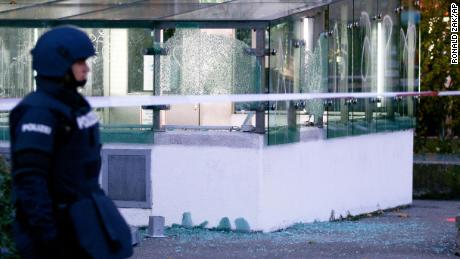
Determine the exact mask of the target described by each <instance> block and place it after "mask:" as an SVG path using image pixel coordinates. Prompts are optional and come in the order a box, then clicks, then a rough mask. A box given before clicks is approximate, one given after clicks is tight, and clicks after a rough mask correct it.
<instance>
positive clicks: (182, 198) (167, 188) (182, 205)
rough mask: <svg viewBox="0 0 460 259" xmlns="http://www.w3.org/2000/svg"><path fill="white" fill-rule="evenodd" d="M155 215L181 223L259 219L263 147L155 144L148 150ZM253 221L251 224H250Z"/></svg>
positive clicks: (214, 223) (255, 220)
mask: <svg viewBox="0 0 460 259" xmlns="http://www.w3.org/2000/svg"><path fill="white" fill-rule="evenodd" d="M152 157H153V158H152V166H153V169H152V172H153V175H152V181H153V186H152V190H153V215H159V216H164V217H165V224H166V225H171V224H174V223H176V224H181V221H182V215H183V213H184V212H190V213H191V216H192V221H193V224H194V225H198V224H201V223H202V222H204V221H208V222H209V224H208V227H215V226H217V225H218V224H219V221H220V220H221V219H222V218H223V217H228V218H229V219H230V221H231V222H232V226H233V227H234V220H235V219H236V218H240V217H243V218H245V219H246V220H247V221H248V222H249V224H250V225H251V223H252V224H255V223H256V222H257V215H258V202H259V200H260V197H259V186H260V176H259V175H260V172H261V171H260V165H259V161H260V160H261V150H260V149H254V148H230V147H225V146H220V147H203V146H190V145H159V146H155V148H154V149H153V155H152ZM251 227H252V226H251Z"/></svg>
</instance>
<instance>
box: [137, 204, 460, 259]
mask: <svg viewBox="0 0 460 259" xmlns="http://www.w3.org/2000/svg"><path fill="white" fill-rule="evenodd" d="M458 213H460V202H459V201H414V203H413V205H412V206H410V207H408V208H405V209H401V210H394V211H388V212H384V213H383V214H380V215H378V216H372V217H364V218H361V219H359V220H355V221H349V220H347V221H339V222H325V223H312V224H298V225H295V226H293V227H291V228H288V229H286V230H283V231H279V232H274V233H265V234H264V233H235V232H219V231H210V230H204V229H184V228H179V227H175V228H169V229H167V230H166V234H167V236H168V237H167V238H156V239H146V240H143V241H142V243H141V244H140V245H138V246H137V247H136V248H135V253H134V256H133V258H159V259H162V258H165V259H176V258H200V259H201V258H203V259H207V258H209V259H211V258H212V259H220V258H244V259H246V258H362V259H364V258H369V259H374V258H448V257H450V258H460V257H455V256H454V255H453V251H454V248H455V235H456V229H455V223H454V222H453V219H452V218H454V217H455V215H457V214H458Z"/></svg>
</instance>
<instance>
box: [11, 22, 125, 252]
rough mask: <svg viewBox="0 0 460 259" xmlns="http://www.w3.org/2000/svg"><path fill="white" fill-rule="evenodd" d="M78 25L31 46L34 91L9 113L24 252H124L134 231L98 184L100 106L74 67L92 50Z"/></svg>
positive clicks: (18, 234)
mask: <svg viewBox="0 0 460 259" xmlns="http://www.w3.org/2000/svg"><path fill="white" fill-rule="evenodd" d="M94 54H95V53H94V47H93V45H92V43H91V41H90V39H89V38H88V36H87V35H86V34H85V33H84V32H83V31H81V30H79V29H77V28H75V27H70V26H65V27H58V28H55V29H52V30H50V31H48V32H46V33H45V34H43V36H42V37H40V38H39V40H38V41H37V44H36V46H35V48H34V49H33V50H32V56H33V68H34V69H35V70H36V72H37V77H36V83H37V89H36V91H34V92H32V93H30V94H29V95H28V96H26V97H25V98H24V99H23V100H22V101H21V102H20V103H19V104H18V105H17V106H16V107H15V108H14V109H13V110H12V112H11V114H10V133H11V154H12V172H13V193H14V202H15V205H16V220H15V224H14V232H15V238H16V245H17V247H18V250H19V252H20V254H21V255H22V256H23V257H24V258H126V257H129V256H131V255H132V247H131V233H130V230H129V228H128V226H127V225H126V222H125V221H124V220H123V218H122V217H121V215H120V214H119V212H118V211H117V209H116V208H115V206H114V205H113V202H112V201H111V200H110V199H109V198H107V197H106V196H105V194H104V192H103V191H102V190H101V189H100V187H99V184H98V178H99V171H100V165H101V158H100V147H101V145H100V142H99V124H98V119H97V116H96V114H95V113H94V112H93V111H91V107H90V105H89V104H88V102H87V101H86V100H85V98H83V97H82V96H81V95H80V94H79V93H78V92H77V87H78V86H83V85H84V84H85V83H86V80H85V81H77V80H76V79H75V76H74V74H73V73H72V70H71V67H72V64H74V63H75V62H76V61H79V60H85V59H87V58H88V57H90V56H93V55H94Z"/></svg>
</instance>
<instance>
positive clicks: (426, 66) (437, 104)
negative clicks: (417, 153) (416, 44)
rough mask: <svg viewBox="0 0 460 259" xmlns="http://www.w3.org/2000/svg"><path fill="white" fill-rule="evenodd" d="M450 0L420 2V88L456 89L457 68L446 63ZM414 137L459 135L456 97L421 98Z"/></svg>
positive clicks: (459, 77) (459, 70) (459, 78)
mask: <svg viewBox="0 0 460 259" xmlns="http://www.w3.org/2000/svg"><path fill="white" fill-rule="evenodd" d="M451 3H452V1H450V0H423V1H421V7H420V9H421V23H420V33H421V53H420V58H421V68H420V69H421V80H422V81H421V88H422V89H421V90H422V91H428V90H434V91H451V90H459V89H460V68H459V66H458V65H451V64H450V35H451V32H450V20H448V19H447V17H450V4H451ZM417 118H418V123H417V137H418V138H419V139H420V138H424V137H427V136H437V137H439V138H440V139H441V141H446V140H449V139H451V138H453V137H455V136H459V135H460V97H423V98H422V99H421V100H420V105H419V109H418V116H417Z"/></svg>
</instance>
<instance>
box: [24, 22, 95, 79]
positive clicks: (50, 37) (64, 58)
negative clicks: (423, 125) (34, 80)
mask: <svg viewBox="0 0 460 259" xmlns="http://www.w3.org/2000/svg"><path fill="white" fill-rule="evenodd" d="M31 53H32V68H33V69H35V70H36V71H37V74H38V75H39V76H47V77H64V76H65V75H66V73H67V71H69V69H70V67H71V66H72V64H73V63H75V62H76V61H78V60H81V59H87V58H89V57H91V56H94V55H95V51H94V46H93V44H92V42H91V40H90V39H89V37H88V35H87V34H86V33H85V32H83V31H82V30H80V29H79V28H77V27H74V26H60V27H56V28H53V29H51V30H49V31H47V32H46V33H44V34H43V35H42V36H41V37H40V38H39V39H38V41H37V44H36V45H35V48H34V49H32V51H31Z"/></svg>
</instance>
